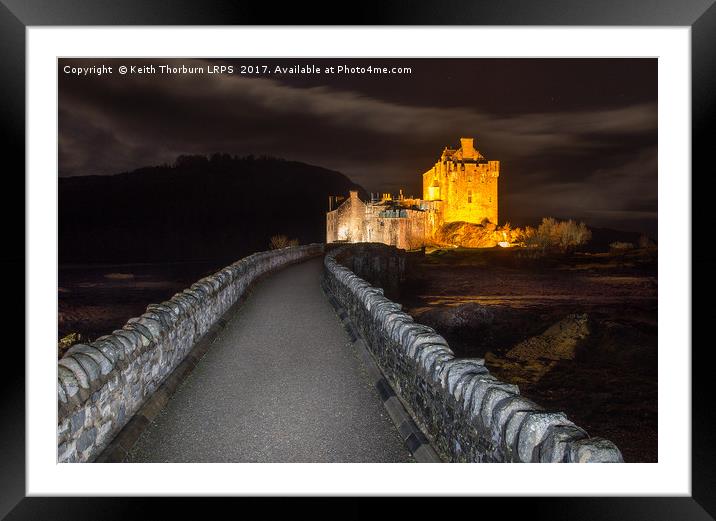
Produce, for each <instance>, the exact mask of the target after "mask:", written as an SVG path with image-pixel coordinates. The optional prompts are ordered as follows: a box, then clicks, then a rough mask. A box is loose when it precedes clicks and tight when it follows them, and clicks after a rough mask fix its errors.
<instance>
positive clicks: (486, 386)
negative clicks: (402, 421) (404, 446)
mask: <svg viewBox="0 0 716 521" xmlns="http://www.w3.org/2000/svg"><path fill="white" fill-rule="evenodd" d="M350 248H351V247H350V246H344V247H340V248H336V249H334V250H331V251H330V252H329V253H327V254H326V257H325V261H324V263H325V270H324V286H325V287H326V288H327V290H328V291H330V292H331V293H332V294H333V296H334V297H335V298H336V300H337V301H338V302H339V303H340V304H341V306H342V307H344V308H345V309H346V312H347V313H348V315H349V317H350V318H351V320H352V323H353V325H354V326H355V329H356V330H357V332H358V334H359V335H360V336H361V337H362V338H363V340H364V341H365V343H366V344H367V347H368V349H369V350H370V351H371V353H372V355H373V357H374V358H375V360H376V362H377V363H378V365H379V366H380V368H381V370H382V371H383V373H384V374H385V377H386V378H387V379H388V380H389V381H390V383H391V385H392V386H393V388H394V390H395V392H396V393H397V394H398V395H399V396H400V398H401V400H402V401H403V403H404V404H405V405H406V407H407V408H408V409H409V410H410V412H411V414H412V416H413V418H414V419H415V421H416V423H417V424H418V425H419V426H420V427H421V429H422V430H423V431H424V432H425V434H426V435H428V437H429V438H430V439H431V442H432V444H433V446H434V447H435V449H436V450H437V451H438V453H439V454H440V456H441V457H442V458H443V459H444V460H446V461H455V462H621V461H623V460H622V455H621V453H620V451H619V449H618V448H617V447H616V446H615V445H614V444H613V443H612V442H610V441H608V440H605V439H601V438H591V437H589V436H588V434H587V433H586V432H585V431H584V430H583V429H581V428H579V427H578V426H577V425H575V424H574V423H572V422H571V421H570V420H569V419H568V418H567V417H566V415H565V414H564V413H562V412H550V411H545V410H543V409H542V408H541V407H540V406H539V405H537V404H535V403H533V402H531V401H530V400H528V399H526V398H524V397H522V396H520V393H519V389H518V388H517V386H515V385H511V384H507V383H505V382H502V381H500V380H498V379H497V378H495V377H494V376H492V375H491V374H490V373H489V371H488V370H487V368H486V367H485V365H484V360H482V359H466V358H455V356H454V354H453V352H452V351H451V350H450V347H449V346H448V344H447V342H446V341H445V339H444V338H443V337H441V336H440V335H438V334H437V333H436V332H435V331H434V330H433V329H431V328H429V327H427V326H424V325H422V324H418V323H415V322H414V321H413V319H412V317H411V316H410V315H408V314H407V313H405V312H403V311H402V310H401V306H400V304H397V303H395V302H392V301H391V300H389V299H387V298H386V297H385V296H384V295H383V290H382V289H381V288H377V287H374V286H371V285H370V284H369V283H368V282H366V281H365V280H363V279H361V278H360V277H358V276H357V275H356V274H355V273H353V272H352V271H351V270H350V269H348V268H347V267H345V266H343V265H342V264H340V263H339V262H338V261H337V259H336V257H337V256H345V255H350Z"/></svg>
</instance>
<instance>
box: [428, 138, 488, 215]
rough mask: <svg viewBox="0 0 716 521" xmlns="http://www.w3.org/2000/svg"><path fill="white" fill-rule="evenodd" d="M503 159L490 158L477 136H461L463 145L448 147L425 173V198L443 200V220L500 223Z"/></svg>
mask: <svg viewBox="0 0 716 521" xmlns="http://www.w3.org/2000/svg"><path fill="white" fill-rule="evenodd" d="M499 175H500V162H499V161H488V160H487V159H485V157H484V156H483V155H482V154H481V153H480V152H479V151H478V150H477V149H476V148H475V145H474V140H473V138H468V137H463V138H460V148H457V149H451V148H448V147H445V149H444V150H443V152H442V154H441V155H440V159H439V160H438V162H437V163H435V165H434V166H433V167H432V168H431V169H430V170H428V171H427V172H425V173H424V174H423V199H425V200H426V201H441V203H440V208H441V212H442V214H443V215H442V217H443V218H442V220H443V222H446V223H447V222H454V221H465V222H470V223H477V224H479V223H481V222H482V221H483V220H485V219H487V220H489V221H490V222H493V223H495V224H497V180H498V177H499Z"/></svg>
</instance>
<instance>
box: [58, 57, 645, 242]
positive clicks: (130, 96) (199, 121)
mask: <svg viewBox="0 0 716 521" xmlns="http://www.w3.org/2000/svg"><path fill="white" fill-rule="evenodd" d="M100 64H105V65H108V66H111V67H113V73H112V74H104V75H101V76H97V75H88V76H76V75H72V74H65V73H63V69H64V66H65V65H71V66H82V67H88V66H92V65H100ZM147 64H154V65H155V66H158V65H165V64H168V65H172V66H177V65H180V64H184V65H186V66H197V65H199V66H208V65H217V64H218V65H220V64H230V65H233V66H234V67H235V72H236V70H237V69H238V67H239V66H240V65H249V64H253V65H263V64H266V65H269V66H270V69H272V70H273V67H274V66H275V65H281V66H292V65H297V64H303V65H305V64H316V65H319V66H321V67H326V66H329V65H348V66H356V65H362V66H367V65H373V66H376V65H377V66H381V67H383V66H387V67H392V66H400V67H410V68H412V73H411V74H405V75H396V74H393V75H371V74H365V75H349V74H320V75H317V74H312V75H281V74H273V73H272V74H266V75H256V74H246V75H241V74H236V73H235V74H231V75H229V74H223V75H221V74H197V75H188V74H187V75H164V74H145V75H140V74H127V75H119V74H118V73H117V68H118V67H119V66H120V65H128V66H129V65H147ZM656 103H657V61H656V60H655V59H399V60H398V59H394V60H385V59H361V60H354V59H346V60H343V59H330V60H327V59H300V60H296V59H282V60H271V59H255V60H211V61H209V60H196V59H185V60H177V59H152V60H141V59H108V60H96V59H93V60H79V59H73V60H59V175H60V176H75V175H93V174H100V175H108V174H115V173H119V172H123V171H128V170H132V169H134V168H138V167H142V166H149V165H155V164H161V163H172V162H173V161H174V159H175V158H176V157H177V156H178V155H180V154H195V153H196V154H211V153H214V152H227V153H231V154H238V155H248V154H254V155H271V156H276V157H283V158H286V159H291V160H297V161H303V162H306V163H311V164H314V165H319V166H323V167H326V168H330V169H333V170H338V171H340V172H342V173H344V174H346V175H347V176H348V177H350V178H351V179H352V180H353V181H355V182H357V183H359V184H361V185H362V186H363V187H364V188H365V189H366V190H367V191H369V192H371V191H372V192H384V191H390V192H397V191H398V189H399V188H402V189H403V191H404V192H405V193H406V195H411V194H415V195H418V196H420V195H421V193H422V184H421V183H422V180H421V174H422V173H423V172H424V171H426V170H428V169H429V168H430V167H431V166H432V165H433V164H434V163H435V161H436V160H437V159H438V157H439V154H440V152H441V150H442V149H443V147H444V146H446V145H450V146H453V147H455V146H457V144H458V143H459V138H460V137H461V136H473V137H475V145H476V148H477V149H478V150H480V151H481V152H482V154H483V155H484V156H485V157H487V158H488V159H497V160H500V161H501V173H500V184H499V191H500V221H501V222H504V221H511V222H512V223H513V224H516V225H518V224H529V223H533V222H534V221H536V220H538V219H539V218H541V217H545V216H553V217H559V218H576V219H580V220H584V221H585V222H587V224H589V225H592V226H606V227H611V228H616V229H622V230H628V231H646V232H649V233H650V234H652V235H655V234H656V229H657V221H656V217H657V131H656V129H657V105H656Z"/></svg>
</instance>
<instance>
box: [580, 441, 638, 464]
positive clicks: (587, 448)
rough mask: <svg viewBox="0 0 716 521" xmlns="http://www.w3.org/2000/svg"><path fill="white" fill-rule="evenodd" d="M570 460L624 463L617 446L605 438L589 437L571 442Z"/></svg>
mask: <svg viewBox="0 0 716 521" xmlns="http://www.w3.org/2000/svg"><path fill="white" fill-rule="evenodd" d="M569 460H570V461H572V462H574V463H624V458H623V457H622V453H621V451H620V450H619V449H618V448H617V446H616V445H614V443H612V442H611V441H609V440H605V439H603V438H587V439H583V440H579V441H575V442H573V443H571V446H570V452H569Z"/></svg>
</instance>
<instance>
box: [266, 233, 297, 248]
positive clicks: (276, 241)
mask: <svg viewBox="0 0 716 521" xmlns="http://www.w3.org/2000/svg"><path fill="white" fill-rule="evenodd" d="M289 246H298V239H290V240H289V238H288V237H286V236H285V235H283V234H279V235H274V236H273V237H271V240H270V241H269V248H270V249H272V250H280V249H281V248H287V247H289Z"/></svg>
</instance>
